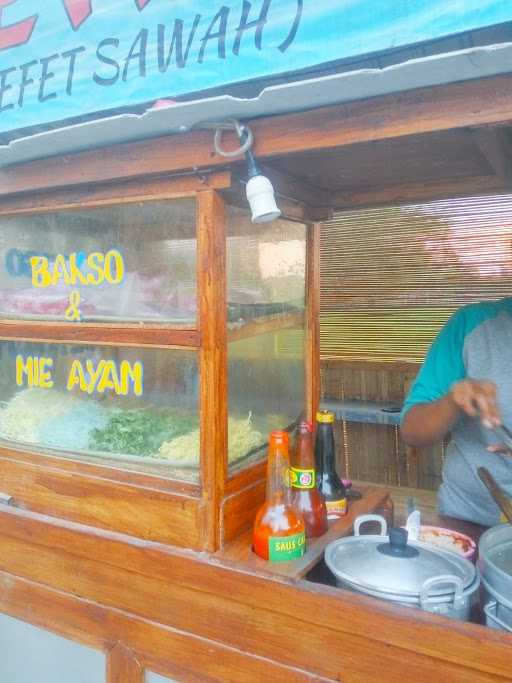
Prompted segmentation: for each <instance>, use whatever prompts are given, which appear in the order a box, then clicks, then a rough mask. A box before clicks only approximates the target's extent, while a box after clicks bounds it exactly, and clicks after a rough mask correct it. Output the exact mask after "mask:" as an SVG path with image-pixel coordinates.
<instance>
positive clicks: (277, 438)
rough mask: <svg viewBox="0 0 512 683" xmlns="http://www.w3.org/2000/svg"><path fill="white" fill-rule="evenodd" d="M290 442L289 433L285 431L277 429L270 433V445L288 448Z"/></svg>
mask: <svg viewBox="0 0 512 683" xmlns="http://www.w3.org/2000/svg"><path fill="white" fill-rule="evenodd" d="M289 441H290V437H289V436H288V432H285V431H284V429H276V430H274V431H273V432H270V443H271V444H272V445H274V446H281V445H286V446H288V443H289Z"/></svg>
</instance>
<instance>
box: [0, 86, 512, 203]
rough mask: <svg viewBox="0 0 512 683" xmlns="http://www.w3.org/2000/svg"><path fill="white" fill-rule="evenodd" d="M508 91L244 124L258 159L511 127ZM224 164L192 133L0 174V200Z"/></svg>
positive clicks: (384, 100)
mask: <svg viewBox="0 0 512 683" xmlns="http://www.w3.org/2000/svg"><path fill="white" fill-rule="evenodd" d="M511 84H512V77H511V76H510V75H501V76H496V77H493V78H485V79H481V80H474V81H469V82H468V81H466V82H463V83H452V84H449V85H442V86H436V87H429V88H418V89H417V90H412V91H409V92H404V93H398V94H392V95H385V96H382V97H375V98H371V99H367V100H360V101H356V102H349V103H345V104H340V105H335V106H332V107H323V108H319V109H315V110H313V111H308V112H299V113H295V114H288V115H284V116H274V117H266V118H261V119H257V120H255V121H250V122H249V125H250V126H251V128H252V130H253V132H254V135H255V146H254V152H255V154H256V155H257V156H258V157H259V158H263V157H268V158H270V157H272V156H278V155H282V154H289V153H292V152H304V151H307V150H314V149H327V148H330V147H335V146H342V145H352V144H354V143H357V142H365V141H372V140H384V139H389V138H395V137H401V136H405V135H414V134H420V133H428V132H432V131H439V130H448V129H450V128H461V127H464V126H482V125H486V124H499V123H507V122H509V121H511V120H512V87H511ZM230 135H231V134H229V133H228V134H227V136H226V137H227V138H229V137H230ZM232 137H233V140H234V139H235V135H234V134H233V136H232ZM226 142H227V143H229V141H228V140H227V141H226ZM225 165H226V159H225V158H224V157H220V156H219V155H216V154H215V152H214V150H213V131H193V132H190V133H185V134H183V135H169V136H165V137H162V138H154V139H151V140H146V141H142V142H130V143H123V144H119V145H115V146H114V147H110V148H103V149H98V150H90V151H85V152H79V153H77V154H73V155H65V156H61V157H50V158H48V159H43V160H38V161H33V162H30V163H26V164H22V165H21V164H20V165H16V166H12V167H9V168H5V169H2V170H1V171H0V195H4V196H5V195H10V194H15V193H20V192H28V191H32V190H34V189H45V188H55V187H59V186H73V185H81V184H84V183H91V182H96V183H100V182H106V181H110V180H114V179H119V178H130V177H131V178H134V177H142V176H146V175H161V174H163V173H170V172H173V171H178V170H186V169H195V168H204V167H209V168H213V167H219V166H225Z"/></svg>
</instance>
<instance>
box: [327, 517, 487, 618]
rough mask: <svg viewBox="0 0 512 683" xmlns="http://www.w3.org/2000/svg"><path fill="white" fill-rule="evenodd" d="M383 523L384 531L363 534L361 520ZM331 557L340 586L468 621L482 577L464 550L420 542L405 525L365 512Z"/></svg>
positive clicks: (336, 544) (337, 543)
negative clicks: (389, 525) (393, 524)
mask: <svg viewBox="0 0 512 683" xmlns="http://www.w3.org/2000/svg"><path fill="white" fill-rule="evenodd" d="M369 521H374V522H378V523H379V524H380V527H381V528H380V534H379V535H365V536H362V535H360V529H361V525H362V524H364V523H366V522H369ZM325 562H326V564H327V566H328V567H329V569H330V570H331V572H332V573H333V574H334V576H335V577H336V581H337V584H338V586H340V587H342V588H348V589H350V590H353V591H357V592H359V593H364V594H365V595H371V596H373V597H376V598H380V599H382V600H389V601H392V602H396V603H399V604H400V605H405V606H408V607H419V608H421V609H423V610H426V611H428V612H433V613H436V614H443V615H445V616H449V617H453V618H455V619H460V620H468V619H469V615H470V611H471V606H472V604H473V602H474V601H475V600H476V598H477V591H478V587H479V585H480V577H479V574H478V571H477V569H476V568H475V566H474V565H473V564H472V563H471V562H469V561H468V560H466V559H465V558H464V557H462V556H461V555H459V554H457V553H455V552H450V551H449V550H445V549H444V548H438V547H436V546H433V545H429V544H426V543H421V542H419V541H414V542H407V532H406V530H405V529H391V530H390V534H389V537H388V536H387V525H386V520H385V519H384V518H383V517H380V516H379V515H362V516H361V517H358V518H357V519H356V521H355V524H354V536H349V537H347V538H340V539H338V540H337V541H333V542H332V543H330V544H329V545H328V546H327V548H326V549H325Z"/></svg>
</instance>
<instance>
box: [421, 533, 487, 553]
mask: <svg viewBox="0 0 512 683" xmlns="http://www.w3.org/2000/svg"><path fill="white" fill-rule="evenodd" d="M424 532H429V533H431V534H432V535H434V536H451V537H452V538H454V539H457V540H458V541H459V542H460V544H461V545H462V547H463V549H464V553H459V554H460V555H462V556H463V557H465V558H466V559H467V560H473V559H474V557H475V553H476V543H475V542H474V540H473V539H472V538H470V537H469V536H466V534H461V533H460V532H459V531H452V530H451V529H443V528H442V527H440V526H421V527H420V540H422V539H421V536H422V534H423V533H424ZM423 542H424V543H428V544H431V545H435V546H437V547H440V548H445V549H446V550H450V549H452V550H453V552H458V550H456V549H455V548H450V546H449V545H445V544H444V543H436V542H435V541H434V540H432V539H429V540H427V541H423Z"/></svg>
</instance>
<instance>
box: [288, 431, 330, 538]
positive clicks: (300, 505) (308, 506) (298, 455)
mask: <svg viewBox="0 0 512 683" xmlns="http://www.w3.org/2000/svg"><path fill="white" fill-rule="evenodd" d="M297 432H298V433H297V442H296V446H295V454H294V458H293V467H292V469H291V484H292V495H293V503H294V505H295V508H296V509H297V510H298V511H299V512H300V513H301V514H302V517H303V518H304V524H305V525H306V537H307V538H313V537H315V536H322V534H325V532H326V531H327V508H326V506H325V499H324V497H323V495H322V493H321V492H320V491H319V490H318V488H317V485H316V471H315V456H314V453H313V425H312V424H311V422H301V423H300V424H299V427H298V430H297Z"/></svg>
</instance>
